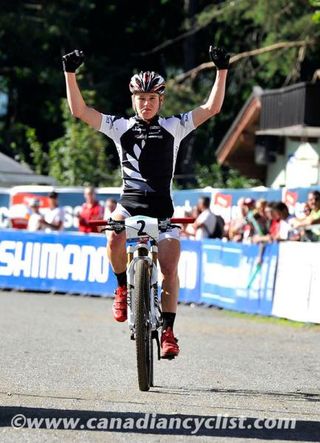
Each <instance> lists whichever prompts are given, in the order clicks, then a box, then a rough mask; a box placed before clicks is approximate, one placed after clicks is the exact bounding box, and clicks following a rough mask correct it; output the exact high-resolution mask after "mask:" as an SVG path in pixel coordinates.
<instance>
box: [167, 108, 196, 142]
mask: <svg viewBox="0 0 320 443" xmlns="http://www.w3.org/2000/svg"><path fill="white" fill-rule="evenodd" d="M162 125H163V127H164V128H165V129H166V130H167V131H168V132H170V134H172V135H173V136H174V138H175V139H176V141H177V142H178V143H180V142H181V141H182V140H183V139H184V138H185V137H186V136H187V135H189V134H190V133H191V132H192V131H194V130H195V129H196V128H195V126H194V123H193V120H192V111H190V112H184V113H182V114H178V115H174V116H173V117H169V118H165V119H164V120H163V123H162Z"/></svg>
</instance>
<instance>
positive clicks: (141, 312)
mask: <svg viewBox="0 0 320 443" xmlns="http://www.w3.org/2000/svg"><path fill="white" fill-rule="evenodd" d="M149 313H150V270H149V264H148V262H147V261H146V260H143V259H141V260H138V261H137V263H136V269H135V277H134V318H135V329H136V353H137V369H138V382H139V389H140V391H148V390H149V389H150V386H152V378H153V355H152V337H151V325H150V321H149V315H150V314H149Z"/></svg>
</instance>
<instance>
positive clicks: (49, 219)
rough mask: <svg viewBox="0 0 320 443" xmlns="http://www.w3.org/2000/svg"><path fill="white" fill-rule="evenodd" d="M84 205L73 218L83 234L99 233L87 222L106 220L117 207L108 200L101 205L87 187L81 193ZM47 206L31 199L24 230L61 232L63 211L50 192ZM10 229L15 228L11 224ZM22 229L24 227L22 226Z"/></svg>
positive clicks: (92, 190) (56, 198)
mask: <svg viewBox="0 0 320 443" xmlns="http://www.w3.org/2000/svg"><path fill="white" fill-rule="evenodd" d="M83 197H84V203H83V204H82V206H81V207H80V210H79V211H77V212H76V213H75V214H74V216H75V217H76V218H77V219H78V223H77V225H78V231H79V232H81V233H83V234H90V233H95V232H99V228H98V227H96V226H93V225H91V224H90V223H89V220H100V219H107V218H109V217H110V215H111V213H112V212H113V211H114V210H115V208H116V206H117V201H116V200H115V199H113V198H108V199H107V200H106V202H105V204H104V205H103V204H101V203H100V202H99V201H98V200H97V197H96V192H95V189H94V187H92V186H87V187H86V188H85V189H84V193H83ZM47 201H48V204H49V206H48V207H45V208H44V207H42V202H43V200H42V201H41V199H40V198H32V199H31V200H30V201H29V205H28V207H29V208H28V209H29V212H28V214H27V223H26V229H27V230H28V231H30V232H35V231H43V232H54V231H63V229H64V218H65V211H64V209H63V208H62V207H61V206H59V195H58V193H57V192H55V191H52V192H50V193H49V194H48V195H47ZM11 227H16V226H15V225H14V224H12V226H11ZM22 228H24V225H22Z"/></svg>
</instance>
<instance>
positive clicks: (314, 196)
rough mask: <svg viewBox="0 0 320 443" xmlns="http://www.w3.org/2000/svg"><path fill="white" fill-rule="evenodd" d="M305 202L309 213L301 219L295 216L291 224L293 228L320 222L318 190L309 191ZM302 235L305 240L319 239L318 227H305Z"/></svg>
mask: <svg viewBox="0 0 320 443" xmlns="http://www.w3.org/2000/svg"><path fill="white" fill-rule="evenodd" d="M307 204H308V206H309V207H310V209H311V212H310V214H309V215H306V216H305V217H303V218H302V219H298V218H296V219H295V220H293V222H292V226H293V227H294V228H303V227H308V226H310V225H318V224H320V192H319V191H312V192H309V194H308V201H307ZM303 236H304V237H305V240H308V241H319V240H320V229H318V228H312V229H305V232H304V233H303Z"/></svg>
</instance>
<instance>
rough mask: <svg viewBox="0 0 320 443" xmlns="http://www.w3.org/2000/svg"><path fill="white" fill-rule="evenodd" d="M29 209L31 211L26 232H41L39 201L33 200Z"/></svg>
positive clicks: (41, 219) (41, 217)
mask: <svg viewBox="0 0 320 443" xmlns="http://www.w3.org/2000/svg"><path fill="white" fill-rule="evenodd" d="M29 207H30V209H31V215H30V217H29V220H28V226H27V229H28V231H31V232H34V231H42V230H43V224H42V221H43V216H42V215H41V214H40V211H39V208H40V201H39V200H38V199H37V198H33V199H32V200H31V201H30V203H29Z"/></svg>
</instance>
